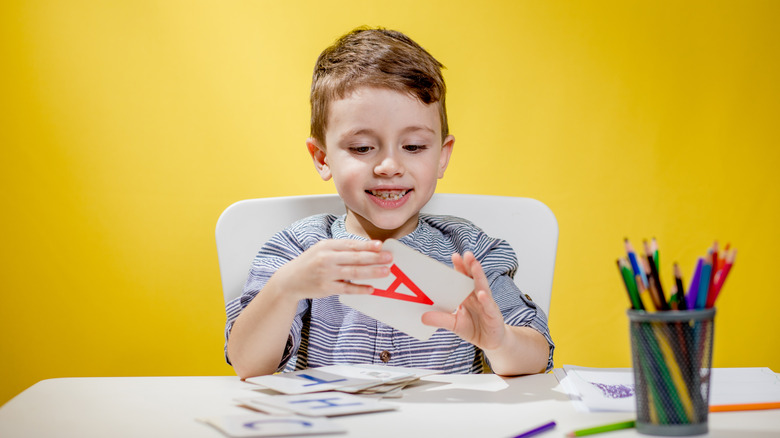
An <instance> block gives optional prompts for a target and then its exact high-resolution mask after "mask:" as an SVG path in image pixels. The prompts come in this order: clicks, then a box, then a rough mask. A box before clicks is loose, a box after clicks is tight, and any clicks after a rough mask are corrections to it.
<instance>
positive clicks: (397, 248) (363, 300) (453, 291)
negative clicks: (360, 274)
mask: <svg viewBox="0 0 780 438" xmlns="http://www.w3.org/2000/svg"><path fill="white" fill-rule="evenodd" d="M382 249H384V250H386V251H390V252H391V253H392V254H393V264H392V265H391V266H390V272H391V273H390V275H389V276H387V277H385V278H376V279H371V280H362V281H356V282H355V283H361V284H368V285H370V286H373V287H374V293H372V294H371V295H339V300H340V301H341V303H343V304H346V305H348V306H350V307H352V308H354V309H356V310H359V311H360V312H362V313H364V314H366V315H368V316H370V317H372V318H374V319H377V320H379V321H382V322H384V323H385V324H388V325H390V326H392V327H394V328H396V329H398V330H401V331H402V332H404V333H406V334H408V335H410V336H413V337H415V338H417V339H419V340H421V341H425V340H428V339H429V338H430V337H431V336H432V335H433V333H434V332H435V331H436V328H435V327H430V326H427V325H425V324H423V323H422V314H423V313H425V312H428V311H431V310H440V311H444V312H454V311H455V309H457V308H458V306H459V305H460V303H462V302H463V300H464V299H466V297H467V296H468V295H469V294H470V293H471V292H472V291H473V290H474V280H472V279H471V278H469V277H467V276H466V275H463V274H461V273H460V272H458V271H456V270H455V269H453V268H451V267H449V266H447V265H445V264H443V263H440V262H438V261H437V260H434V259H432V258H430V257H428V256H426V255H424V254H422V253H420V252H417V251H415V250H413V249H411V248H409V247H408V246H406V245H404V244H402V243H401V242H399V241H397V240H395V239H387V240H386V241H385V242H384V244H383V245H382Z"/></svg>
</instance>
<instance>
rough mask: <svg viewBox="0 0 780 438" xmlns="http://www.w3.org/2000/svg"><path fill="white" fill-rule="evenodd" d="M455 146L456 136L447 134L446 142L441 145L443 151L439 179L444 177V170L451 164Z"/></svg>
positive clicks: (440, 157)
mask: <svg viewBox="0 0 780 438" xmlns="http://www.w3.org/2000/svg"><path fill="white" fill-rule="evenodd" d="M453 146H455V137H453V136H452V135H448V136H446V137H445V138H444V143H442V145H441V152H440V155H439V174H438V178H439V179H442V178H444V171H445V170H447V166H448V165H449V164H450V156H452V148H453Z"/></svg>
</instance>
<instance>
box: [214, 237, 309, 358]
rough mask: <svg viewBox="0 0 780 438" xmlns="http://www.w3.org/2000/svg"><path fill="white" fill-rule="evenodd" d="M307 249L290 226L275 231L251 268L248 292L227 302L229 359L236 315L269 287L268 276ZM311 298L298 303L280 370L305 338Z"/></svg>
mask: <svg viewBox="0 0 780 438" xmlns="http://www.w3.org/2000/svg"><path fill="white" fill-rule="evenodd" d="M302 252H303V248H302V247H301V245H300V243H299V242H298V240H297V238H296V236H295V234H294V233H292V232H290V231H289V230H285V231H282V232H280V233H278V234H276V235H274V236H273V237H272V238H271V239H270V240H269V241H268V243H266V244H265V245H264V246H263V247H262V248H261V249H260V251H259V252H258V254H257V256H255V258H254V260H253V262H252V266H251V268H250V270H249V276H248V278H247V281H246V284H245V285H244V292H243V293H242V294H241V296H240V297H238V298H235V299H233V300H231V301H230V302H229V303H228V304H227V305H226V306H225V311H226V314H227V321H226V323H225V347H224V349H225V360H226V361H227V363H228V364H230V358H229V357H228V354H227V341H228V339H229V338H230V332H231V330H232V329H233V324H235V321H236V319H237V318H238V316H239V315H240V314H241V312H242V311H243V310H244V309H245V308H246V306H248V305H249V303H250V302H252V300H253V299H254V298H255V297H256V296H257V294H258V293H259V292H260V291H261V290H262V289H263V287H265V285H266V283H268V280H269V279H270V278H271V276H272V275H273V274H274V272H276V271H277V270H278V269H279V268H280V267H282V266H284V264H286V263H287V262H289V261H290V260H292V259H294V258H295V257H297V256H298V255H300V254H301V253H302ZM308 303H309V301H308V300H302V301H301V302H300V303H298V310H297V311H296V314H295V318H294V319H293V323H292V326H291V328H290V335H289V337H288V338H287V345H286V346H285V349H284V354H283V357H282V360H281V362H280V364H279V368H278V370H281V369H283V368H284V367H285V365H286V364H287V362H288V361H289V360H290V358H291V357H293V356H294V355H295V354H296V353H297V350H298V346H299V345H300V342H301V328H302V326H303V315H304V314H305V313H306V310H307V309H308Z"/></svg>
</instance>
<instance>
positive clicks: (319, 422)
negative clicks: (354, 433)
mask: <svg viewBox="0 0 780 438" xmlns="http://www.w3.org/2000/svg"><path fill="white" fill-rule="evenodd" d="M200 421H202V422H203V423H206V424H208V425H210V426H213V427H215V428H216V429H219V430H220V431H221V432H222V433H224V434H225V435H227V436H229V437H237V438H238V437H241V438H248V437H269V436H292V435H323V434H331V433H344V432H346V431H347V430H346V429H345V428H344V427H343V426H340V425H338V424H336V423H334V422H332V421H330V420H328V419H327V418H311V417H301V416H295V415H289V416H284V417H280V416H270V415H263V414H243V415H226V416H223V417H213V418H204V419H202V420H200Z"/></svg>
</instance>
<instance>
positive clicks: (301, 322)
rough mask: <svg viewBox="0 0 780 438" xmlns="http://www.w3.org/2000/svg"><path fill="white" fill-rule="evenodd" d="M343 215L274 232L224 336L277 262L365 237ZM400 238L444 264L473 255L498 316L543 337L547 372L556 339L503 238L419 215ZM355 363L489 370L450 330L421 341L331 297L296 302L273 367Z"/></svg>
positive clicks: (231, 310) (233, 306)
mask: <svg viewBox="0 0 780 438" xmlns="http://www.w3.org/2000/svg"><path fill="white" fill-rule="evenodd" d="M344 220H345V216H344V215H342V216H341V217H337V216H334V215H327V214H323V215H316V216H311V217H308V218H305V219H302V220H300V221H298V222H296V223H294V224H292V225H291V226H290V227H288V228H287V229H285V230H283V231H281V232H279V233H277V234H276V235H274V236H273V237H272V238H271V239H270V240H269V241H268V242H267V243H266V244H265V245H264V246H263V247H262V249H260V252H259V253H258V254H257V256H256V257H255V259H254V261H253V263H252V268H251V270H250V272H249V278H248V279H247V282H246V285H245V287H244V292H243V294H242V295H241V296H240V297H238V298H236V299H234V300H232V301H231V302H229V303H228V304H227V306H226V310H227V324H226V327H225V338H226V339H227V337H229V336H230V330H231V328H232V326H233V323H234V322H235V320H236V318H237V317H238V315H239V314H240V313H241V311H242V310H243V309H244V308H245V307H246V306H247V305H248V304H249V302H250V301H252V299H253V298H254V297H255V296H256V295H257V293H258V292H259V291H260V290H262V288H263V286H265V284H266V282H267V281H268V279H269V278H270V277H271V275H273V273H274V272H276V270H277V269H279V268H280V267H281V266H282V265H284V264H285V263H287V262H288V261H290V260H292V259H294V258H295V257H297V256H299V255H300V254H301V253H303V252H304V251H306V250H307V249H308V248H311V247H312V246H313V245H314V244H316V243H317V242H319V241H320V240H323V239H365V238H363V237H360V236H356V235H354V234H350V233H349V232H347V230H346V228H345V223H344ZM399 240H400V241H401V242H402V243H404V244H405V245H407V246H409V247H411V248H413V249H415V250H417V251H419V252H421V253H423V254H426V255H428V256H430V257H432V258H434V259H435V260H438V261H439V262H441V263H444V264H446V265H448V266H452V261H451V255H452V254H453V253H459V254H463V253H464V252H466V251H471V252H472V253H474V255H475V257H476V258H477V260H479V262H480V263H481V264H482V267H483V270H484V271H485V275H486V276H487V279H488V282H489V284H490V288H491V291H492V293H493V298H494V299H495V301H496V303H497V304H498V306H499V308H500V310H501V313H502V314H503V316H504V321H505V322H506V323H507V324H510V325H513V326H527V327H531V328H533V329H535V330H537V331H538V332H539V333H541V334H542V335H544V337H545V338H546V339H547V342H548V343H549V345H550V354H549V357H548V361H547V370H548V371H549V370H551V369H552V367H553V360H552V357H553V349H554V344H553V342H552V338H551V337H550V333H549V329H548V327H547V316H546V315H545V314H544V312H543V311H542V310H541V309H539V308H538V307H536V304H534V302H533V301H530V300H529V299H527V297H526V296H525V294H523V293H521V292H520V291H519V290H518V288H517V286H516V285H515V283H514V282H513V281H512V277H513V275H514V273H515V271H516V269H517V257H516V256H515V253H514V251H513V250H512V248H511V247H510V246H509V244H508V243H507V242H506V241H504V240H500V239H494V238H491V237H489V236H488V235H486V234H485V233H484V232H483V231H482V230H480V229H479V228H477V227H476V226H474V225H473V224H472V223H471V222H468V221H467V220H465V219H460V218H456V217H452V216H434V215H425V214H420V219H419V223H418V226H417V228H416V229H415V231H413V232H412V233H410V234H408V235H406V236H404V237H402V238H401V239H399ZM225 351H227V344H226V346H225ZM354 363H386V364H387V365H392V366H402V367H415V368H427V369H432V370H441V371H444V372H447V373H461V374H465V373H481V372H484V371H489V370H490V368H489V364H488V363H487V360H486V357H485V356H484V354H483V353H482V351H481V350H480V349H479V348H477V347H475V346H474V345H472V344H470V343H468V342H466V341H464V340H462V339H460V338H459V337H458V336H457V335H455V334H454V333H452V332H450V331H447V330H444V329H439V330H437V331H436V332H435V333H434V334H433V336H432V337H431V338H430V339H429V340H427V341H420V340H418V339H416V338H413V337H411V336H409V335H407V334H406V333H404V332H401V331H398V330H396V329H394V328H392V327H390V326H388V325H386V324H383V323H382V322H380V321H377V320H375V319H373V318H371V317H368V316H366V315H364V314H362V313H360V312H358V311H357V310H354V309H352V308H351V307H349V306H346V305H343V304H341V302H340V301H339V300H338V296H336V295H331V296H328V297H325V298H319V299H307V300H301V301H300V302H299V303H298V309H297V312H296V315H295V318H294V320H293V323H292V327H291V328H290V335H289V337H288V340H287V346H286V348H285V352H284V355H283V357H282V360H281V362H280V364H279V368H278V370H279V371H294V370H296V369H304V368H307V367H319V366H325V365H335V364H354Z"/></svg>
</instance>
